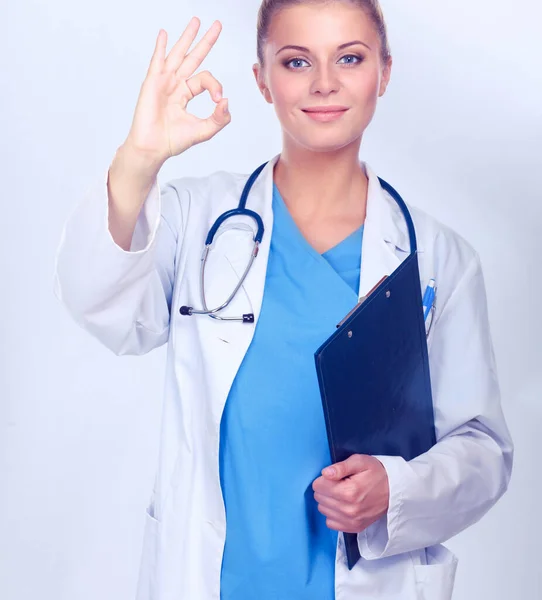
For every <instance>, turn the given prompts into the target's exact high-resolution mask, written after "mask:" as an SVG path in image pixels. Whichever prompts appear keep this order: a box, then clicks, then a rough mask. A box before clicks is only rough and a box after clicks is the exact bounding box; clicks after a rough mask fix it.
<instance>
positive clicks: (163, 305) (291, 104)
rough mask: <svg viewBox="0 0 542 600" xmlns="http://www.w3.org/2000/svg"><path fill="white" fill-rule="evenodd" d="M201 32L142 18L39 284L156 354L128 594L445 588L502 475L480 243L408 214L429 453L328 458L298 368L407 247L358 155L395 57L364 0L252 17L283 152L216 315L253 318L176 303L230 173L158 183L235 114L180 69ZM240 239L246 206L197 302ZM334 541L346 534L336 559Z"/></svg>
mask: <svg viewBox="0 0 542 600" xmlns="http://www.w3.org/2000/svg"><path fill="white" fill-rule="evenodd" d="M198 29H199V22H198V20H197V19H193V20H192V21H191V22H190V23H189V25H188V27H187V29H186V30H185V32H184V33H183V35H182V36H181V38H180V39H179V40H178V41H177V42H176V44H175V45H174V47H173V48H172V50H171V51H170V53H169V54H168V55H167V56H166V34H165V32H163V31H160V33H159V36H158V39H157V43H156V48H155V51H154V54H153V57H152V60H151V63H150V67H149V70H148V73H147V76H146V79H145V81H144V83H143V85H142V88H141V93H140V96H139V100H138V103H137V107H136V110H135V115H134V119H133V123H132V127H131V129H130V132H129V134H128V137H127V139H126V141H125V142H124V144H123V145H122V146H121V147H120V148H119V149H118V151H117V153H116V155H115V157H114V159H113V161H112V164H111V166H110V169H109V170H108V175H107V176H106V178H105V181H103V180H102V181H101V182H100V185H99V188H98V189H97V190H96V192H95V193H93V194H89V196H88V197H87V198H85V200H84V202H82V203H81V204H80V205H79V206H78V208H77V209H76V211H75V212H74V213H73V215H72V216H71V217H70V219H69V221H68V223H67V225H66V228H65V231H64V234H63V237H62V242H61V246H60V248H59V253H58V258H57V279H56V293H57V295H58V297H59V298H60V299H61V300H62V301H63V302H64V303H65V304H66V306H67V308H68V309H69V310H70V312H71V313H72V314H73V316H74V318H75V319H77V321H78V322H79V323H81V324H82V325H83V326H84V327H85V328H86V329H87V330H88V331H90V332H91V333H92V334H93V335H95V336H96V337H97V338H98V339H100V340H101V341H102V342H103V343H104V344H105V345H106V346H107V347H109V348H110V349H111V350H112V351H113V352H115V353H117V354H119V355H120V354H143V353H145V352H148V351H150V350H151V349H153V348H155V347H157V346H159V345H161V344H164V343H166V342H167V343H168V362H167V385H166V397H165V404H164V413H163V423H162V439H161V452H160V462H159V469H158V472H157V478H156V484H155V487H154V490H153V497H152V501H151V503H150V506H149V508H148V511H147V516H146V531H145V542H144V551H143V558H142V565H141V573H140V580H139V587H138V590H139V591H138V597H139V598H140V599H151V598H152V599H154V600H173V599H175V600H180V599H181V598H183V599H184V598H186V599H190V600H195V599H206V600H207V599H213V598H214V599H218V598H222V599H223V600H234V599H235V600H244V599H248V598H250V599H253V598H259V599H260V600H266V599H273V600H275V599H281V600H282V599H288V600H289V599H294V598H295V599H309V598H310V599H311V600H331V599H333V598H336V599H337V600H357V599H358V598H371V599H373V600H374V599H377V598H378V599H383V600H384V599H385V600H414V599H422V598H423V599H426V600H428V599H438V600H444V599H448V598H450V597H451V593H452V587H453V580H454V575H455V569H456V559H455V557H454V556H453V555H452V554H451V553H450V552H449V551H448V550H447V549H446V548H445V547H444V546H442V545H441V542H443V541H445V540H447V539H449V538H450V537H451V536H453V535H455V534H457V533H458V532H460V531H461V530H463V529H464V528H466V527H468V526H469V525H471V524H472V523H474V522H475V521H477V520H478V519H480V518H481V517H482V516H483V515H484V514H485V513H486V512H487V510H489V508H490V507H491V506H492V505H493V504H494V503H495V502H496V501H497V500H498V498H499V497H500V496H501V495H502V494H503V493H504V491H505V489H506V488H507V485H508V481H509V478H510V472H511V465H512V443H511V440H510V436H509V433H508V430H507V427H506V424H505V422H504V419H503V416H502V412H501V407H500V400H499V388H498V383H497V380H496V376H495V368H494V359H493V350H492V346H491V338H490V333H489V326H488V319H487V309H486V300H485V291H484V282H483V277H482V272H481V268H480V262H479V259H478V256H477V254H476V253H475V251H474V250H473V249H472V248H471V247H470V246H469V245H468V244H467V243H466V242H465V241H464V240H463V239H462V238H461V237H459V236H458V235H457V234H455V233H454V232H452V231H451V230H450V229H448V228H446V227H444V226H443V225H441V224H439V223H437V222H436V221H435V220H433V219H432V218H430V217H429V216H427V215H425V214H424V213H422V212H421V211H419V210H416V209H414V208H412V209H411V213H412V215H413V219H414V223H415V227H416V233H417V236H418V245H419V264H420V273H421V278H422V281H421V282H420V284H421V286H423V287H425V286H426V285H427V283H428V281H429V280H430V279H431V278H435V279H436V280H437V282H438V286H439V292H438V302H437V303H436V306H435V312H434V319H433V323H432V327H431V331H430V334H429V338H428V346H429V358H430V366H431V374H432V385H433V401H434V408H435V425H436V431H437V438H438V442H437V444H436V445H435V446H434V447H433V448H432V449H431V450H430V451H429V452H427V453H425V454H423V455H421V456H419V457H418V458H416V459H414V460H412V461H409V462H407V461H405V460H403V459H402V458H400V457H394V456H379V457H378V458H377V457H373V456H361V455H355V456H352V457H351V458H350V459H348V460H347V461H344V462H342V463H339V464H337V465H334V469H332V470H329V469H326V467H329V466H330V456H329V452H328V445H327V438H326V431H325V424H324V419H323V414H322V405H321V400H320V396H319V392H318V384H317V379H316V373H315V370H314V357H313V355H314V351H315V350H316V348H318V346H319V345H320V344H321V343H322V341H323V340H325V339H326V338H327V337H328V336H329V335H330V334H331V333H332V331H333V329H334V327H335V324H336V323H337V322H338V321H339V320H340V319H341V318H342V317H343V316H344V315H345V314H346V313H347V312H348V311H349V310H350V309H351V308H352V306H353V305H355V304H356V302H357V300H358V297H361V296H363V295H365V294H366V293H367V292H368V290H370V289H371V288H372V287H373V286H374V285H375V283H377V282H378V281H379V280H380V279H381V277H382V276H383V275H389V274H390V273H392V272H393V271H394V270H395V268H396V267H397V266H398V265H399V264H400V263H401V261H402V260H403V259H404V258H405V257H406V256H407V255H408V253H409V245H408V235H407V230H406V225H405V222H404V219H403V217H402V215H401V213H400V211H399V209H398V207H397V205H396V204H395V202H394V201H393V200H392V199H391V197H390V196H389V195H388V194H387V193H386V192H384V190H383V189H382V188H381V186H380V183H379V180H378V178H377V177H376V175H375V174H374V173H373V172H372V170H371V169H370V168H369V167H368V166H367V165H366V164H365V163H363V162H360V161H359V158H358V153H359V149H360V144H361V140H362V137H363V133H364V132H365V129H366V128H367V126H368V125H369V123H370V121H371V119H372V117H373V114H374V112H375V108H376V103H377V99H378V97H380V96H382V95H383V94H384V93H385V90H386V86H387V84H388V81H389V79H390V71H391V65H392V59H391V56H390V52H389V47H388V40H387V34H386V27H385V24H384V20H383V17H382V13H381V11H380V8H379V5H378V2H377V1H376V0H349V1H347V0H338V1H334V2H329V1H328V2H321V1H316V2H314V1H306V0H297V1H296V0H265V1H264V2H263V4H262V6H261V8H260V14H259V21H258V64H256V65H255V66H254V75H255V78H256V81H257V85H258V87H259V89H260V91H261V93H262V95H263V97H264V98H265V100H266V101H267V102H269V103H272V104H273V105H274V106H275V109H276V113H277V116H278V119H279V121H280V125H281V127H282V130H283V147H282V151H281V153H280V155H278V156H276V157H275V158H274V159H273V160H271V161H270V162H269V163H268V164H267V166H266V167H265V168H264V170H263V171H262V173H261V174H260V176H259V177H258V179H257V180H256V182H255V184H254V186H253V188H252V190H251V192H250V196H249V199H248V202H247V208H250V209H251V210H253V211H255V212H257V213H258V214H259V215H261V217H262V219H263V224H264V226H265V234H264V237H263V240H262V243H261V246H260V251H259V255H258V256H257V258H256V259H255V261H254V264H253V266H252V269H251V270H250V272H249V274H248V276H247V279H246V281H245V283H244V284H243V286H242V287H241V288H240V290H239V292H238V293H237V294H236V296H235V297H234V299H233V301H232V302H231V304H230V305H229V306H228V307H227V308H226V309H225V310H224V311H223V312H221V313H219V314H220V315H221V316H223V317H228V316H230V317H231V316H233V317H238V316H239V315H242V314H247V313H251V314H253V315H254V323H243V322H240V321H235V320H234V321H228V320H217V319H213V318H209V317H208V316H205V315H195V314H193V315H191V316H190V315H186V314H184V315H183V314H179V312H180V311H181V307H186V306H191V307H196V308H202V306H201V302H202V300H201V299H200V287H201V286H200V259H201V249H202V246H203V243H204V240H205V239H206V237H207V233H208V231H209V229H210V227H211V226H212V224H213V223H214V222H215V220H216V219H217V217H218V216H219V215H221V214H222V213H224V212H225V211H228V210H231V209H233V208H235V207H237V204H238V202H239V198H240V196H241V192H242V190H243V188H244V185H245V183H246V181H247V176H246V175H237V174H232V173H225V172H218V173H214V174H212V175H210V176H208V177H202V178H193V177H182V178H179V179H175V180H172V181H170V182H168V183H167V184H166V185H164V186H163V187H162V188H161V189H160V188H159V186H158V182H157V174H158V172H159V170H160V168H161V166H162V165H163V164H164V162H165V161H166V160H167V159H168V158H169V157H171V156H176V155H179V154H181V153H183V152H185V151H186V150H188V149H189V148H190V147H191V146H193V145H195V144H197V143H201V142H204V141H206V140H209V139H210V138H212V137H213V136H214V135H216V134H217V133H218V132H219V131H220V130H221V129H223V128H224V127H225V126H226V125H227V124H228V123H229V122H230V115H229V113H228V110H227V100H226V99H225V98H223V97H222V86H221V85H220V83H219V82H218V81H217V80H216V79H215V78H214V77H213V76H212V75H211V74H210V73H208V72H205V71H204V72H201V73H198V74H194V73H195V71H196V70H197V69H198V67H199V66H200V64H201V63H202V61H203V59H204V58H205V56H206V55H207V54H208V52H209V51H210V49H211V47H212V46H213V45H214V43H215V42H216V40H217V38H218V36H219V33H220V24H219V23H218V22H217V23H215V24H214V25H213V26H212V27H211V29H210V30H209V31H208V32H207V33H206V35H205V36H204V37H203V38H202V40H201V41H200V42H199V43H198V44H197V45H196V46H195V47H194V49H193V50H192V51H191V52H189V48H190V46H191V44H192V42H193V41H194V39H195V36H196V34H197V31H198ZM204 90H208V91H209V92H210V94H211V95H212V98H213V100H214V101H215V102H216V107H215V110H214V113H213V115H212V116H211V117H210V118H208V119H205V120H201V119H198V118H196V117H194V116H193V115H191V114H190V113H189V112H188V111H187V104H188V103H189V101H190V100H191V99H192V98H193V97H194V96H196V95H198V94H200V93H202V92H203V91H204ZM252 236H253V233H252V221H251V219H247V218H245V217H241V218H238V219H233V220H231V221H230V222H229V225H227V226H225V227H222V228H221V229H220V230H219V232H218V234H217V237H216V239H215V242H214V244H213V249H212V252H211V253H210V255H209V259H208V263H207V266H206V271H205V300H206V304H207V306H208V307H209V308H214V307H217V306H220V305H221V304H222V303H223V302H224V300H225V299H226V297H227V296H228V295H229V293H230V292H231V291H233V289H234V288H235V287H236V285H237V283H238V281H239V276H240V275H241V274H242V273H243V271H244V268H245V266H246V264H247V260H248V257H249V256H250V252H251V250H252ZM361 256H362V257H363V258H362V260H361V259H360V257H361ZM181 312H183V313H186V312H187V309H186V308H183V309H182V311H181ZM188 312H190V311H188ZM226 517H227V527H226ZM338 532H349V533H357V534H358V546H359V550H360V554H361V557H362V558H361V559H360V560H359V561H358V563H357V564H356V565H355V567H354V568H353V569H352V570H349V569H348V567H347V564H346V558H345V551H344V540H343V537H342V535H339V534H338Z"/></svg>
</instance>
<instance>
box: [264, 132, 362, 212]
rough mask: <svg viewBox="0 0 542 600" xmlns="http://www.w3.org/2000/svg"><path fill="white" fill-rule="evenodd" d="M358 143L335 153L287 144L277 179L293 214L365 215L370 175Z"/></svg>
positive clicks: (276, 182) (278, 166)
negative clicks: (360, 155) (362, 163)
mask: <svg viewBox="0 0 542 600" xmlns="http://www.w3.org/2000/svg"><path fill="white" fill-rule="evenodd" d="M360 143H361V140H358V141H357V143H355V144H351V145H349V146H345V147H344V148H341V149H339V150H336V151H333V152H313V151H310V150H307V149H306V148H301V147H299V146H295V147H294V146H292V145H291V144H286V143H285V144H284V147H283V151H282V152H281V154H280V157H279V159H278V161H277V163H276V165H275V168H274V174H273V177H274V181H275V184H276V185H277V187H278V189H279V191H280V194H281V196H282V198H283V199H284V202H285V203H286V205H287V206H288V209H289V210H290V212H291V213H293V214H296V215H299V216H300V217H301V218H305V219H317V220H320V219H326V218H329V217H339V216H342V215H346V214H357V215H364V213H365V206H366V201H367V185H368V182H367V176H366V175H365V171H364V169H363V168H362V166H361V165H360V162H359V147H360Z"/></svg>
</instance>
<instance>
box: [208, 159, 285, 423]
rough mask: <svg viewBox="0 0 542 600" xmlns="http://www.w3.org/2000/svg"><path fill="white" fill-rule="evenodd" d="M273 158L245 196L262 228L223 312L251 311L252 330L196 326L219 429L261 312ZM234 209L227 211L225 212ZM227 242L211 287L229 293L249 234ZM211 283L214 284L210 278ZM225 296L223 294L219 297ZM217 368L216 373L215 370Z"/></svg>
mask: <svg viewBox="0 0 542 600" xmlns="http://www.w3.org/2000/svg"><path fill="white" fill-rule="evenodd" d="M278 156H279V155H277V156H276V157H275V158H274V159H272V160H270V161H269V162H268V164H267V165H266V167H265V168H264V169H263V170H262V172H261V173H260V175H259V177H258V178H257V179H256V181H255V182H254V185H253V186H252V189H251V191H250V193H249V195H248V199H247V204H246V207H247V208H248V209H250V210H253V211H255V212H257V213H258V214H259V215H260V216H261V218H262V221H263V224H264V235H263V238H262V242H261V244H260V247H259V252H258V255H257V256H256V258H255V260H254V262H253V264H252V267H251V269H250V271H249V273H248V275H247V277H246V279H245V282H244V283H243V286H242V288H241V289H240V290H239V292H238V294H237V296H236V298H235V299H234V301H232V304H231V305H230V306H229V307H228V308H227V309H226V311H225V312H224V315H226V314H230V315H236V316H239V315H241V314H243V313H246V312H249V310H251V311H252V312H253V313H254V324H247V323H241V322H238V321H237V322H228V321H217V320H214V319H209V318H205V317H204V318H203V319H200V326H201V327H203V328H204V329H205V332H203V331H202V333H204V336H205V339H206V340H207V342H206V343H207V349H206V356H208V358H209V361H208V369H207V374H208V382H209V384H210V385H211V386H212V388H213V393H212V395H211V397H212V398H214V399H216V401H214V402H213V407H212V410H213V413H214V418H215V421H216V423H217V425H218V424H219V423H220V419H221V415H222V410H223V407H224V404H225V402H226V399H227V397H228V394H229V391H230V388H231V385H232V383H233V381H234V379H235V376H236V375H237V372H238V370H239V367H240V366H241V363H242V362H243V358H244V356H245V354H246V352H247V350H248V348H249V346H250V343H251V341H252V338H253V336H254V331H255V328H256V326H257V322H258V318H259V316H260V312H261V306H262V301H263V293H264V287H265V277H266V273H267V262H268V258H269V248H270V242H271V232H272V230H273V207H272V200H273V167H274V164H275V163H276V161H277V160H278ZM244 183H245V182H243V186H241V187H240V189H239V190H237V193H238V195H237V196H236V200H237V202H238V201H239V198H240V197H241V192H242V188H243V187H244ZM230 208H232V207H227V208H226V210H228V209H230ZM231 220H232V222H233V221H235V220H237V222H238V223H241V224H242V223H251V224H252V226H253V227H254V225H253V222H252V221H251V220H250V219H246V218H240V219H233V218H232V219H231ZM226 237H227V239H228V242H227V243H226V244H224V246H222V247H221V249H219V248H218V247H217V250H218V252H219V253H220V254H222V256H223V257H224V259H225V263H223V265H224V268H223V269H221V270H220V272H217V273H216V274H215V278H214V285H216V286H217V289H218V290H226V289H227V290H233V288H234V286H235V285H236V284H237V283H238V281H239V276H240V275H242V273H243V272H244V270H245V268H246V265H247V261H248V259H249V253H250V249H251V248H252V242H251V241H250V239H251V238H250V237H249V236H248V235H247V232H246V231H245V230H242V229H238V230H237V231H235V227H234V230H233V231H228V232H226V233H225V235H224V239H226ZM209 280H210V281H211V282H212V281H213V279H212V278H211V277H209ZM222 293H223V292H222ZM217 366H219V368H217Z"/></svg>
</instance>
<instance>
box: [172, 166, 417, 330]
mask: <svg viewBox="0 0 542 600" xmlns="http://www.w3.org/2000/svg"><path fill="white" fill-rule="evenodd" d="M266 165H267V162H265V163H263V165H260V166H259V167H258V168H257V169H256V170H255V171H254V173H252V175H251V176H250V177H249V178H248V180H247V182H246V184H245V187H244V189H243V193H242V194H241V199H240V200H239V206H238V207H237V208H234V209H232V210H228V211H226V212H225V213H223V214H221V215H220V216H219V217H218V219H217V220H216V221H215V222H214V224H213V226H212V227H211V229H210V230H209V233H208V234H207V239H206V240H205V247H204V249H203V254H202V257H201V268H200V295H201V304H202V306H203V308H202V309H201V310H197V309H195V308H193V307H192V306H181V308H180V310H179V312H180V313H181V315H186V316H191V315H208V316H209V317H211V318H213V319H219V320H221V321H242V322H243V323H254V313H249V314H245V315H242V316H241V317H222V316H219V315H218V314H217V313H219V312H220V311H222V310H224V309H225V308H226V307H227V306H228V305H229V304H230V302H231V301H232V300H233V299H234V298H235V295H236V294H237V292H238V291H239V289H240V288H241V286H242V285H243V283H244V281H245V279H246V277H247V275H248V273H249V271H250V268H251V267H252V263H253V262H254V259H255V258H256V256H258V250H259V247H260V244H261V241H262V238H263V234H264V226H263V221H262V218H261V217H260V215H259V214H258V213H256V212H254V211H253V210H250V209H248V208H246V204H247V198H248V194H249V192H250V190H251V188H252V186H253V185H254V182H255V181H256V179H257V178H258V175H259V174H260V173H261V172H262V170H263V169H264V167H265V166H266ZM378 180H379V181H380V185H381V186H382V187H383V188H384V189H385V190H386V191H387V192H388V193H389V194H390V195H391V196H392V198H393V199H394V200H395V201H396V202H397V204H398V205H399V207H400V209H401V212H402V213H403V216H404V218H405V221H406V224H407V227H408V235H409V239H410V253H411V254H415V253H416V252H417V249H418V246H417V242H416V232H415V229H414V223H413V221H412V217H411V216H410V212H409V210H408V208H407V205H406V204H405V202H404V200H403V199H402V198H401V196H400V195H399V192H397V190H395V189H394V188H393V187H392V186H391V185H390V184H389V183H387V182H386V181H384V180H383V179H381V178H380V177H379V178H378ZM237 216H246V217H250V218H252V219H253V220H254V221H255V222H256V225H257V231H256V234H255V235H254V247H253V249H252V253H251V255H250V259H249V261H248V264H247V267H246V269H245V271H244V273H243V275H242V276H241V278H240V280H239V283H238V284H237V285H236V286H235V289H234V290H233V292H232V293H231V294H230V296H229V297H228V298H227V300H226V301H225V302H224V303H223V304H221V305H220V306H217V307H216V308H213V309H209V308H208V306H207V302H206V300H205V265H206V263H207V258H208V256H209V252H210V250H211V246H212V244H213V240H214V237H215V234H216V232H217V231H218V228H219V227H220V226H221V225H222V224H223V223H224V222H225V221H226V220H227V219H229V218H231V217H237Z"/></svg>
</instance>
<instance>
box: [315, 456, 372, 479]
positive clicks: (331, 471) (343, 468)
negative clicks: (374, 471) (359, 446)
mask: <svg viewBox="0 0 542 600" xmlns="http://www.w3.org/2000/svg"><path fill="white" fill-rule="evenodd" d="M370 464H371V457H370V456H366V455H364V454H353V455H352V456H350V457H348V458H347V459H346V460H343V461H342V462H338V463H335V464H334V465H331V466H330V467H326V468H325V469H323V470H322V475H323V476H324V477H326V478H328V479H331V480H334V481H338V480H340V479H344V478H345V477H349V476H350V475H355V474H356V473H361V472H362V471H366V470H367V469H368V468H369V467H370Z"/></svg>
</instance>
